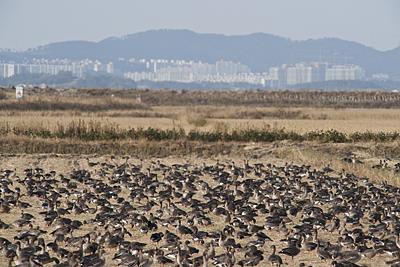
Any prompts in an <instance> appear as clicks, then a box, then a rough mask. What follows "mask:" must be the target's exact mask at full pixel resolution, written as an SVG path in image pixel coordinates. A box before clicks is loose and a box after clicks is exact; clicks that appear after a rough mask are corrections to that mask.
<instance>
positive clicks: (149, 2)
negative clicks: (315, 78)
mask: <svg viewBox="0 0 400 267" xmlns="http://www.w3.org/2000/svg"><path fill="white" fill-rule="evenodd" d="M165 28H171V29H191V30H194V31H197V32H207V33H225V34H247V33H254V32H266V33H272V34H276V35H280V36H284V37H289V38H292V39H299V40H303V39H309V38H320V37H339V38H342V39H347V40H352V41H357V42H361V43H364V44H366V45H368V46H372V47H374V48H377V49H380V50H387V49H392V48H395V47H398V46H400V1H399V0H0V48H17V49H25V48H29V47H35V46H38V45H43V44H47V43H50V42H56V41H65V40H90V41H99V40H101V39H103V38H106V37H110V36H121V35H125V34H130V33H135V32H139V31H145V30H149V29H165Z"/></svg>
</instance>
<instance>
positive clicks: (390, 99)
mask: <svg viewBox="0 0 400 267" xmlns="http://www.w3.org/2000/svg"><path fill="white" fill-rule="evenodd" d="M14 93H15V92H14V90H12V89H6V88H3V89H2V88H0V99H2V98H5V97H6V95H7V96H8V97H11V98H14ZM26 94H27V95H28V97H30V96H41V97H59V96H61V97H64V96H69V97H75V98H87V99H91V98H98V97H110V95H115V97H117V98H122V99H136V98H138V97H140V98H141V99H142V101H143V103H146V104H147V105H150V106H187V105H218V106H220V105H230V106H252V107H254V106H273V107H338V108H339V107H346V108H398V107H400V94H399V93H396V92H384V91H351V92H348V91H340V92H338V91H334V92H332V91H331V92H327V91H307V90H298V91H295V90H292V91H272V90H238V91H233V90H148V89H132V90H118V89H81V90H74V89H57V90H55V89H39V88H32V89H30V88H29V89H27V90H26Z"/></svg>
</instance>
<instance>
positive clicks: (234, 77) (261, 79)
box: [0, 58, 390, 88]
mask: <svg viewBox="0 0 400 267" xmlns="http://www.w3.org/2000/svg"><path fill="white" fill-rule="evenodd" d="M60 72H71V73H72V74H73V75H74V76H76V77H79V78H80V77H83V76H85V75H86V74H95V73H100V74H101V73H104V74H109V75H115V76H119V77H124V78H126V79H131V80H133V81H135V82H141V81H152V82H180V83H202V82H207V83H247V84H253V85H257V86H262V87H264V86H268V87H275V88H284V87H290V86H294V85H297V84H306V83H312V82H323V81H343V80H344V81H346V80H364V79H367V78H366V75H365V71H364V70H363V68H361V67H360V66H358V65H353V64H342V65H339V64H331V63H326V62H305V63H296V64H283V65H281V66H276V67H271V68H269V69H268V70H266V71H265V72H252V70H251V69H250V67H249V66H247V65H245V64H242V63H240V62H234V61H227V60H219V61H217V62H215V63H207V62H201V61H191V60H165V59H135V58H131V59H124V58H120V59H117V60H115V61H114V62H101V61H99V60H93V59H84V60H79V61H73V60H70V59H53V60H48V59H33V60H31V61H29V62H21V63H15V62H0V78H10V77H12V76H14V75H20V74H48V75H57V74H59V73H60ZM389 78H390V77H389V76H388V75H387V74H384V73H378V74H374V75H372V76H371V77H370V78H369V79H372V80H388V79H389Z"/></svg>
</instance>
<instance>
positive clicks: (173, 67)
mask: <svg viewBox="0 0 400 267" xmlns="http://www.w3.org/2000/svg"><path fill="white" fill-rule="evenodd" d="M267 76H268V73H252V72H251V70H250V68H249V67H248V66H246V65H244V64H241V63H237V62H232V61H223V60H220V61H217V62H216V63H215V64H210V63H203V62H195V61H184V60H177V61H174V60H153V61H150V62H147V70H146V71H135V72H125V73H124V77H125V78H128V79H132V80H134V81H136V82H139V81H144V80H147V81H154V82H184V83H191V82H210V83H251V84H264V83H265V79H266V78H267Z"/></svg>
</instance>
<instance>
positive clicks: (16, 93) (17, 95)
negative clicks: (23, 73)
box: [15, 85, 24, 99]
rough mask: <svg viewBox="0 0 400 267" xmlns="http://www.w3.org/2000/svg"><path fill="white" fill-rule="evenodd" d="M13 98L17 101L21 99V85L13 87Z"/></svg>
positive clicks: (22, 90)
mask: <svg viewBox="0 0 400 267" xmlns="http://www.w3.org/2000/svg"><path fill="white" fill-rule="evenodd" d="M15 97H16V98H17V99H22V98H23V97H24V87H23V86H22V85H17V86H16V87H15Z"/></svg>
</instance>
